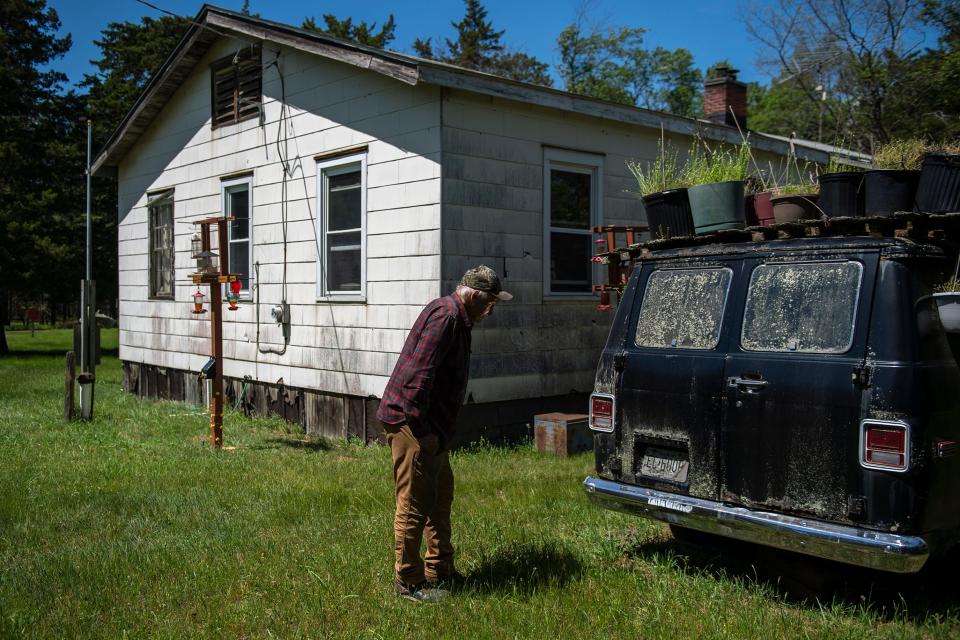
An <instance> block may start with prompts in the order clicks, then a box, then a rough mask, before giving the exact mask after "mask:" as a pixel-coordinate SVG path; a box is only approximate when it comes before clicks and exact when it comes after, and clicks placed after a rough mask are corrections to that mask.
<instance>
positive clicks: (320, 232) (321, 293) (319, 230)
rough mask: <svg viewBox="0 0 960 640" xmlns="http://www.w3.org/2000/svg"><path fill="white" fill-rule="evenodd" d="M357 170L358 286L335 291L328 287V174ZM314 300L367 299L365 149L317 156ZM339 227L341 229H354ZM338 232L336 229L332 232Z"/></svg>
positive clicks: (361, 300) (352, 231) (345, 300)
mask: <svg viewBox="0 0 960 640" xmlns="http://www.w3.org/2000/svg"><path fill="white" fill-rule="evenodd" d="M358 169H359V171H360V227H359V231H360V290H359V291H337V290H332V289H328V288H327V278H326V275H327V266H328V265H327V262H326V256H327V234H328V233H329V232H328V230H327V225H328V221H329V215H328V209H329V203H328V195H327V179H328V177H329V176H335V175H342V174H345V173H352V172H353V171H356V170H358ZM316 189H317V219H316V237H317V261H316V264H317V283H316V285H317V288H316V296H317V301H325V302H366V300H367V153H366V152H365V151H364V152H360V153H353V154H350V155H344V156H338V157H336V158H329V159H326V160H317V183H316ZM356 231H357V229H355V228H354V229H351V230H349V231H347V230H343V229H341V230H340V232H342V233H346V232H349V233H355V232H356ZM334 233H337V232H334Z"/></svg>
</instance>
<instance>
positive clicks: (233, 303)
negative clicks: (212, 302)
mask: <svg viewBox="0 0 960 640" xmlns="http://www.w3.org/2000/svg"><path fill="white" fill-rule="evenodd" d="M242 287H243V285H242V284H241V283H240V281H239V280H234V281H233V282H231V283H230V293H228V294H227V304H229V305H230V306H229V307H228V310H230V311H236V310H237V303H238V302H239V301H240V289H241V288H242Z"/></svg>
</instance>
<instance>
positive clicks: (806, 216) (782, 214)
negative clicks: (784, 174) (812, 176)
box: [770, 182, 822, 224]
mask: <svg viewBox="0 0 960 640" xmlns="http://www.w3.org/2000/svg"><path fill="white" fill-rule="evenodd" d="M818 197H819V195H818V193H817V185H816V184H812V183H809V182H800V183H796V184H788V185H784V186H782V187H777V188H776V189H775V190H774V193H773V197H772V198H770V202H771V203H772V204H773V217H774V219H775V220H776V221H777V223H778V224H779V223H782V222H796V221H798V220H816V219H818V218H820V217H821V215H822V212H821V211H820V207H819V206H817V199H818Z"/></svg>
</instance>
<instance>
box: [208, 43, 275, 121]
mask: <svg viewBox="0 0 960 640" xmlns="http://www.w3.org/2000/svg"><path fill="white" fill-rule="evenodd" d="M234 60H237V61H238V64H237V65H236V66H238V67H239V66H240V65H242V64H245V63H249V64H250V65H251V66H255V67H256V68H257V70H258V71H257V98H256V101H257V108H256V109H255V110H253V111H251V112H249V113H246V114H244V115H241V110H240V108H239V98H240V96H239V93H240V86H241V84H242V82H241V79H240V77H239V76H238V75H237V73H234V78H233V80H234V81H235V82H236V86H235V87H234V88H233V89H232V90H233V92H234V107H233V111H234V113H233V116H232V117H231V118H230V119H228V120H223V119H222V118H218V114H217V74H218V73H221V72H222V71H223V70H224V69H228V68H230V67H232V66H235V65H234ZM262 113H263V51H262V48H261V47H260V45H248V46H243V47H241V48H240V49H239V50H238V51H237V52H236V53H235V54H231V55H229V56H224V57H223V58H220V59H218V60H214V61H213V62H211V63H210V128H211V129H212V130H216V129H220V128H223V127H228V126H230V125H234V124H239V123H241V122H246V121H247V120H253V119H254V118H259V117H260V115H261V114H262Z"/></svg>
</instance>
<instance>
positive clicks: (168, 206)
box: [147, 189, 175, 299]
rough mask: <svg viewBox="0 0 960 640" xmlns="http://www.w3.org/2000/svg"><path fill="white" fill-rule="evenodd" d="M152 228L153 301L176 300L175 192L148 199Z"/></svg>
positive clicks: (151, 293)
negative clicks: (174, 288)
mask: <svg viewBox="0 0 960 640" xmlns="http://www.w3.org/2000/svg"><path fill="white" fill-rule="evenodd" d="M147 211H148V212H149V219H150V221H149V224H150V297H151V298H168V299H173V279H174V259H175V258H174V256H175V254H174V250H173V190H172V189H171V190H169V191H164V192H162V193H157V194H152V195H149V196H148V197H147Z"/></svg>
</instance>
